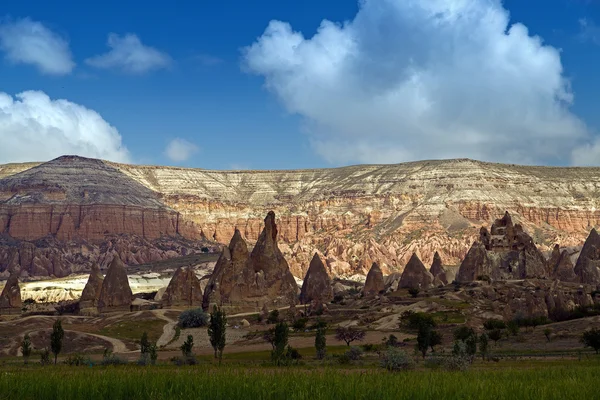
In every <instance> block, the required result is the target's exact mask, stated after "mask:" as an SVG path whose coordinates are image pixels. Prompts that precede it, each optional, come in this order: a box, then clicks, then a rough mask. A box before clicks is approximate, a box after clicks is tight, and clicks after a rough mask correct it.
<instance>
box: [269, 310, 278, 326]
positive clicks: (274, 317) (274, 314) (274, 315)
mask: <svg viewBox="0 0 600 400" xmlns="http://www.w3.org/2000/svg"><path fill="white" fill-rule="evenodd" d="M278 322H279V310H273V311H271V312H270V313H269V316H268V317H267V323H269V324H276V323H278Z"/></svg>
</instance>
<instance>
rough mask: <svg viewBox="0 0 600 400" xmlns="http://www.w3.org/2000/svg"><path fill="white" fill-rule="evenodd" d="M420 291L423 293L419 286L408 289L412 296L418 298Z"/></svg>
mask: <svg viewBox="0 0 600 400" xmlns="http://www.w3.org/2000/svg"><path fill="white" fill-rule="evenodd" d="M419 293H421V290H420V289H419V288H410V289H408V294H410V295H411V296H412V298H417V296H419Z"/></svg>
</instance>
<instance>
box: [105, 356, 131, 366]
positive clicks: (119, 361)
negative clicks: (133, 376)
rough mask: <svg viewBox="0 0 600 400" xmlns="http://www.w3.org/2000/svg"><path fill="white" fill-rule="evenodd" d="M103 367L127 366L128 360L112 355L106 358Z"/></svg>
mask: <svg viewBox="0 0 600 400" xmlns="http://www.w3.org/2000/svg"><path fill="white" fill-rule="evenodd" d="M101 364H102V365H126V364H127V360H125V359H123V358H121V357H118V356H116V355H114V354H110V355H109V356H107V357H104V358H103V359H102V362H101Z"/></svg>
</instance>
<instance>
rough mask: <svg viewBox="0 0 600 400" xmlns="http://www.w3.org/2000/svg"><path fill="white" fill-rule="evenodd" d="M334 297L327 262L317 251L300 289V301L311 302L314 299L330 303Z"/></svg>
mask: <svg viewBox="0 0 600 400" xmlns="http://www.w3.org/2000/svg"><path fill="white" fill-rule="evenodd" d="M332 299H333V289H332V287H331V279H330V278H329V275H328V274H327V270H326V269H325V262H324V260H323V259H322V258H321V256H320V255H319V254H318V253H315V255H314V256H313V259H312V261H311V262H310V266H309V267H308V271H307V272H306V276H305V277H304V282H303V283H302V290H301V291H300V303H302V304H309V303H311V302H312V301H317V302H320V303H328V302H330V301H331V300H332Z"/></svg>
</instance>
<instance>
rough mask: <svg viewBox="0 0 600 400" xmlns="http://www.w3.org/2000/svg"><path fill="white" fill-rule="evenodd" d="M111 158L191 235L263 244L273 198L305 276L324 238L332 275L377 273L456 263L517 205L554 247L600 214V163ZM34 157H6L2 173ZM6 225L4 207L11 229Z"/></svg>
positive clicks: (294, 265) (283, 234) (576, 239)
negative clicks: (270, 163) (223, 163)
mask: <svg viewBox="0 0 600 400" xmlns="http://www.w3.org/2000/svg"><path fill="white" fill-rule="evenodd" d="M107 164H108V165H110V166H112V167H114V168H115V169H117V170H119V171H120V172H121V173H123V174H125V175H127V176H128V177H129V178H132V179H133V180H135V181H137V182H138V183H140V184H142V185H143V186H145V187H147V188H149V189H151V190H153V191H154V192H156V193H159V194H160V196H161V199H162V201H163V202H164V203H165V204H166V205H168V206H170V207H171V208H172V209H174V210H176V211H178V212H179V213H180V214H179V216H180V217H179V223H178V232H179V233H180V234H182V235H184V236H187V235H188V234H189V235H191V236H190V237H195V236H193V235H194V234H196V233H200V234H201V236H202V237H205V238H209V239H215V240H217V241H219V242H221V243H226V242H227V240H229V238H231V236H232V235H233V232H234V230H235V229H236V228H237V229H239V230H240V232H241V235H242V237H243V238H244V239H245V240H246V241H248V243H249V244H251V245H252V244H253V243H254V242H255V241H256V240H257V239H258V236H259V234H260V232H261V230H262V227H263V222H262V218H263V216H264V215H265V213H266V211H267V210H270V209H273V210H274V211H275V212H276V213H277V215H278V216H279V221H278V225H279V231H280V242H279V245H280V248H281V251H282V252H283V253H284V255H285V256H286V257H287V258H288V262H289V265H290V269H291V271H292V272H293V273H294V275H295V276H296V277H298V278H301V277H303V276H304V275H305V273H306V269H307V268H308V265H309V263H310V260H311V258H312V256H313V254H314V252H315V250H317V249H318V250H320V251H321V252H322V253H323V254H324V256H325V258H326V260H327V265H326V268H327V270H328V271H329V272H330V273H331V274H332V275H341V276H351V275H353V274H356V273H359V274H366V273H367V272H368V269H369V267H370V265H371V263H372V262H377V263H378V264H379V265H380V267H381V268H382V270H383V271H384V273H386V274H389V273H392V272H394V271H396V272H401V271H402V269H403V266H404V265H405V264H406V262H407V261H408V259H409V258H410V256H411V255H412V253H413V252H415V251H416V252H417V253H418V255H419V257H420V258H421V260H423V262H425V263H426V264H429V263H431V262H432V260H433V256H434V253H435V251H439V253H440V256H441V257H442V259H443V260H444V262H445V264H446V265H448V266H452V265H458V264H460V262H461V261H462V259H463V258H464V256H465V255H466V253H467V252H468V250H469V248H470V246H471V245H472V243H473V241H474V240H476V239H477V238H478V230H479V228H480V227H481V226H489V225H490V224H491V223H492V222H493V221H494V219H495V218H498V217H501V216H502V215H503V214H504V211H505V210H508V211H509V212H510V213H511V215H512V216H513V219H515V220H516V221H518V222H519V223H520V224H521V225H522V226H523V228H524V230H527V231H528V232H530V233H532V234H533V233H535V235H534V236H535V240H536V243H537V244H538V245H539V246H540V248H541V250H544V251H545V250H551V246H553V245H554V243H559V244H560V245H561V246H562V247H564V246H577V245H581V244H583V241H584V240H585V237H586V235H587V233H588V232H589V226H598V225H599V224H600V198H598V197H597V196H596V192H595V187H597V186H598V185H599V184H600V172H599V171H600V170H599V169H598V168H554V167H528V166H518V165H503V164H493V163H484V162H478V161H473V160H465V159H461V160H439V161H421V162H412V163H404V164H397V165H363V166H351V167H344V168H336V169H319V170H316V169H313V170H301V171H208V170H202V169H185V168H171V167H151V166H133V165H122V164H112V163H107ZM32 167H33V165H32V164H26V165H14V164H13V165H9V166H0V177H1V176H10V175H13V174H15V173H17V172H19V171H23V170H27V169H30V168H32ZM3 218H4V219H3ZM44 218H46V217H44ZM182 222H183V224H182ZM190 222H193V225H189V224H190ZM3 225H4V226H5V225H6V219H5V217H4V214H2V213H1V212H0V230H1V228H2V226H3ZM67 225H68V224H67Z"/></svg>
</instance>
